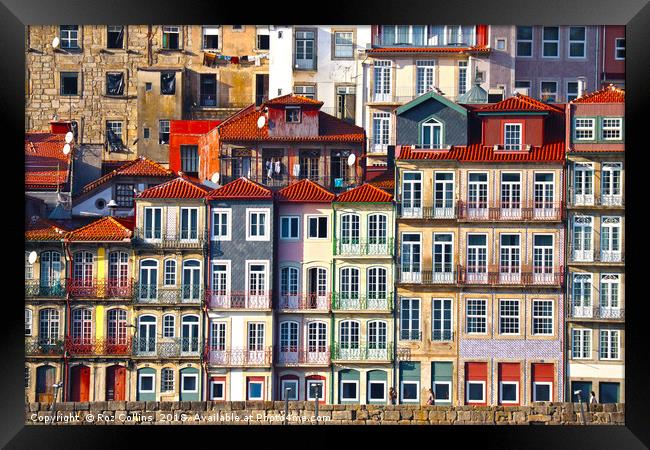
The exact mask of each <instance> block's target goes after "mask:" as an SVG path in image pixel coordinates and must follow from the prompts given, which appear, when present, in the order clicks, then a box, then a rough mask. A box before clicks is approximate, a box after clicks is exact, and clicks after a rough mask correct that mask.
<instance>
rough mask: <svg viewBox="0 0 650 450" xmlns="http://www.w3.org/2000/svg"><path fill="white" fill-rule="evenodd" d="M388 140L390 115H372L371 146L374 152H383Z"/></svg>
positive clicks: (384, 113) (377, 113) (382, 113)
mask: <svg viewBox="0 0 650 450" xmlns="http://www.w3.org/2000/svg"><path fill="white" fill-rule="evenodd" d="M389 140H390V113H387V112H376V113H373V114H372V144H373V146H374V148H375V150H385V149H386V146H387V145H388V144H389Z"/></svg>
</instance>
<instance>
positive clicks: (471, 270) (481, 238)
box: [466, 234, 488, 283]
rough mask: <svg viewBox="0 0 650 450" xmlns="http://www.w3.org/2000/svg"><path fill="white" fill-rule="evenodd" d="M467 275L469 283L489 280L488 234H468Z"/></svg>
mask: <svg viewBox="0 0 650 450" xmlns="http://www.w3.org/2000/svg"><path fill="white" fill-rule="evenodd" d="M466 275H467V281H468V282H469V283H486V282H487V279H488V270H487V235H485V234H470V235H468V236H467V273H466Z"/></svg>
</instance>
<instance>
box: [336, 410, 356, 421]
mask: <svg viewBox="0 0 650 450" xmlns="http://www.w3.org/2000/svg"><path fill="white" fill-rule="evenodd" d="M332 419H333V420H352V411H333V412H332Z"/></svg>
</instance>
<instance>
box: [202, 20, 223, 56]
mask: <svg viewBox="0 0 650 450" xmlns="http://www.w3.org/2000/svg"><path fill="white" fill-rule="evenodd" d="M206 30H210V31H211V33H209V34H207V35H208V36H217V46H216V47H206V46H205V36H206V33H205V32H206ZM220 48H221V27H220V26H219V25H203V26H202V27H201V50H219V49H220Z"/></svg>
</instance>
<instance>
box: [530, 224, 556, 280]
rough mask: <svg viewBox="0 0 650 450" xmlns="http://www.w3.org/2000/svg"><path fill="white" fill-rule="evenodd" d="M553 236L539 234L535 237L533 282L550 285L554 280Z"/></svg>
mask: <svg viewBox="0 0 650 450" xmlns="http://www.w3.org/2000/svg"><path fill="white" fill-rule="evenodd" d="M553 252H554V249H553V235H550V234H537V235H535V236H534V237H533V282H534V283H543V284H549V283H552V282H553V279H554V268H553V259H554V258H553Z"/></svg>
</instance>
